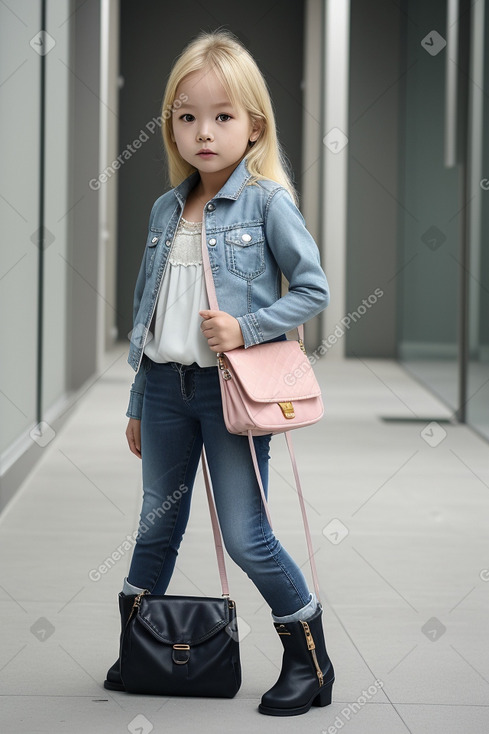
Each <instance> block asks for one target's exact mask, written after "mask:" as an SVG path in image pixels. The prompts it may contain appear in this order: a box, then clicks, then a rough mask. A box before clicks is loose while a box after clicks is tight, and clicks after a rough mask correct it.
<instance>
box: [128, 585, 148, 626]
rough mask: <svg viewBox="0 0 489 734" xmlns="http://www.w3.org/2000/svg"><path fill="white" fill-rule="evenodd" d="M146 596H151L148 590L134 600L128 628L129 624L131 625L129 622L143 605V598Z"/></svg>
mask: <svg viewBox="0 0 489 734" xmlns="http://www.w3.org/2000/svg"><path fill="white" fill-rule="evenodd" d="M145 594H149V591H148V590H147V589H144V591H142V592H141V593H140V594H138V595H137V597H136V598H135V599H134V603H133V605H132V609H131V613H130V615H129V619H128V620H127V623H126V626H127V624H129V620H130V619H131V617H132V615H133V614H134V612H135V611H136V609H138V608H139V606H140V605H141V597H142V596H144V595H145Z"/></svg>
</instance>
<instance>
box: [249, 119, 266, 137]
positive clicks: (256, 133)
mask: <svg viewBox="0 0 489 734" xmlns="http://www.w3.org/2000/svg"><path fill="white" fill-rule="evenodd" d="M252 125H253V126H252V128H251V133H250V136H249V138H248V140H249V141H250V142H251V143H255V142H256V141H257V140H258V138H259V137H260V135H261V133H262V130H263V127H264V125H263V120H260V119H259V118H258V119H256V120H253V121H252Z"/></svg>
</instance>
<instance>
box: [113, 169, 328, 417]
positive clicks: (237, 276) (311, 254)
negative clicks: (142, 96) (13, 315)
mask: <svg viewBox="0 0 489 734" xmlns="http://www.w3.org/2000/svg"><path fill="white" fill-rule="evenodd" d="M250 178H251V176H250V174H249V172H248V169H247V167H246V159H243V160H242V161H241V162H240V163H239V165H238V166H237V167H236V168H235V169H234V171H233V173H232V174H231V176H230V177H229V178H228V180H227V181H226V183H225V184H224V186H223V187H222V188H221V189H220V191H219V192H218V193H217V194H216V195H215V196H214V197H213V198H212V199H210V200H209V201H208V202H207V203H206V205H205V207H204V211H203V226H205V232H206V239H207V250H208V253H209V260H210V264H211V270H212V276H213V280H214V285H215V289H216V296H217V301H218V304H219V308H220V309H221V310H222V311H226V312H227V313H229V314H231V315H232V316H234V317H235V318H236V319H237V320H238V322H239V325H240V327H241V331H242V333H243V340H244V346H245V348H248V347H251V346H252V345H254V344H260V343H261V342H265V341H271V340H272V339H275V338H277V337H280V336H283V335H284V333H285V332H286V331H289V330H291V329H294V328H295V327H296V326H298V325H300V324H302V323H304V322H305V321H307V320H308V319H311V318H312V317H313V316H316V315H317V314H318V313H320V311H322V310H323V309H324V308H325V307H326V306H327V305H328V302H329V287H328V282H327V280H326V276H325V274H324V272H323V270H322V268H321V265H320V260H319V250H318V248H317V245H316V243H315V241H314V239H313V238H312V236H311V235H310V234H309V232H308V231H307V229H306V227H305V224H304V219H303V217H302V215H301V213H300V212H299V210H298V209H297V207H296V206H295V204H294V203H293V201H292V199H291V197H290V195H289V193H288V192H287V190H286V189H285V188H284V187H283V186H281V185H280V184H278V183H276V182H275V181H270V180H264V181H258V182H256V183H255V184H251V185H247V182H248V181H249V179H250ZM198 180H199V173H198V172H197V171H196V172H194V173H193V174H192V175H191V176H189V177H188V178H187V179H185V181H183V182H182V183H181V184H180V185H179V186H177V187H176V188H174V189H171V190H170V191H168V192H167V193H165V194H163V195H162V196H160V197H159V198H158V199H157V200H156V201H155V203H154V204H153V208H152V210H151V215H150V219H149V228H148V236H147V240H146V248H145V250H144V254H143V259H142V262H141V267H140V269H139V274H138V277H137V281H136V287H135V291H134V307H133V329H132V331H131V332H130V334H129V337H130V348H129V356H128V359H127V361H128V362H129V364H130V365H131V367H132V368H133V369H134V371H135V372H136V376H135V379H134V382H133V384H132V386H131V391H130V398H129V405H128V409H127V412H126V415H127V417H132V418H138V419H141V414H142V404H143V395H144V387H145V384H146V371H147V368H148V363H149V361H148V360H147V359H143V357H144V356H145V355H144V352H143V350H144V345H145V342H146V338H147V335H148V330H149V327H150V324H151V319H152V317H153V313H154V310H155V307H156V302H157V299H158V293H159V289H160V284H161V282H162V280H163V277H164V275H165V269H166V266H167V263H168V259H169V255H170V252H171V248H172V244H173V239H174V236H175V232H176V230H177V226H178V223H179V221H180V217H181V214H182V212H183V209H184V205H185V201H186V198H187V196H188V194H189V192H190V191H191V189H192V188H193V187H194V186H195V185H196V183H197V182H198ZM281 273H283V274H284V275H285V277H286V278H287V280H288V282H289V289H288V292H287V293H286V294H285V295H283V296H281ZM216 363H217V362H216Z"/></svg>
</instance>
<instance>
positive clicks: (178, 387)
mask: <svg viewBox="0 0 489 734" xmlns="http://www.w3.org/2000/svg"><path fill="white" fill-rule="evenodd" d="M144 359H145V364H144V369H145V370H146V387H145V391H144V399H143V408H142V416H141V457H142V473H143V505H142V510H141V516H140V522H139V528H138V537H137V540H136V545H135V547H134V551H133V556H132V561H131V566H130V570H129V574H128V577H127V578H128V581H129V583H130V584H132V585H134V586H137V587H140V588H145V589H148V590H149V591H150V592H151V593H153V594H165V593H166V590H167V587H168V584H169V582H170V579H171V576H172V573H173V569H174V567H175V562H176V558H177V555H178V549H179V547H180V543H181V541H182V538H183V535H184V532H185V529H186V526H187V521H188V517H189V512H190V503H191V497H192V489H193V485H194V479H195V475H196V472H197V468H198V464H199V459H200V455H201V449H202V443H204V445H205V448H206V454H207V459H208V463H209V470H210V475H211V481H212V486H213V491H214V498H215V503H216V509H217V514H218V518H219V524H220V526H221V531H222V535H223V540H224V545H225V547H226V550H227V552H228V553H229V555H230V556H231V558H232V559H233V560H234V561H235V562H236V563H237V564H238V565H239V566H240V567H241V568H242V569H243V571H245V572H246V573H247V574H248V576H249V577H250V579H251V580H252V581H253V583H254V584H255V586H256V587H257V588H258V590H259V591H260V593H261V594H262V596H263V598H264V599H265V600H266V602H267V603H268V604H269V606H270V607H271V610H272V613H273V614H274V615H275V616H285V615H289V614H294V613H295V612H297V611H298V610H299V609H302V608H303V607H304V606H305V605H307V604H308V603H309V602H310V599H311V596H310V593H309V590H308V586H307V583H306V580H305V578H304V575H303V574H302V571H301V570H300V569H299V567H298V566H297V564H296V563H295V562H294V561H293V560H292V558H291V557H290V556H289V554H288V553H287V552H286V551H285V550H284V548H283V547H282V546H281V544H280V542H279V541H278V540H277V538H276V537H275V535H274V533H273V531H272V530H271V528H270V525H269V523H268V521H267V518H266V514H265V511H264V507H263V502H262V499H261V496H260V490H259V487H258V483H257V481H256V476H255V471H254V468H253V463H252V459H251V454H250V448H249V444H248V438H247V437H246V436H237V435H234V434H231V433H229V432H228V430H227V428H226V425H225V423H224V418H223V412H222V401H221V391H220V385H219V375H218V370H217V367H199V366H198V365H197V364H196V363H194V364H192V365H181V364H177V363H175V362H168V363H158V362H153V361H152V360H150V359H149V358H148V357H147V356H146V355H145V357H144ZM141 368H142V369H143V366H142V367H141ZM270 439H271V436H270V435H267V436H256V437H255V438H254V441H255V447H256V453H257V457H258V462H259V467H260V473H261V476H262V481H263V485H264V488H265V492H266V493H267V491H268V460H269V458H270V457H269V445H270ZM206 558H208V559H209V561H208V562H209V563H210V562H215V561H214V558H213V556H212V551H211V549H209V553H208V554H207V553H206Z"/></svg>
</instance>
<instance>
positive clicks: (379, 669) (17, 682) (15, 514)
mask: <svg viewBox="0 0 489 734" xmlns="http://www.w3.org/2000/svg"><path fill="white" fill-rule="evenodd" d="M126 356H127V347H126V345H125V344H121V345H118V346H117V348H116V349H114V350H112V351H111V352H110V353H109V354H107V360H106V366H105V368H104V371H103V374H102V376H101V377H100V378H99V379H97V380H96V381H95V382H94V384H93V386H92V387H91V388H90V389H89V390H88V391H87V392H86V393H85V394H84V396H83V398H82V399H81V400H80V401H79V402H78V403H77V406H76V408H75V410H74V412H73V414H72V415H71V417H70V419H69V421H68V422H67V424H66V425H65V427H64V428H63V429H62V431H61V432H60V433H59V435H56V436H55V438H54V439H53V440H52V441H51V442H50V443H49V444H48V445H47V446H46V448H45V449H43V451H44V455H43V457H42V459H41V461H40V463H39V464H38V465H37V467H36V469H35V471H34V472H33V473H32V475H31V476H30V477H28V479H27V481H26V482H25V483H24V485H23V487H22V489H21V491H20V492H19V493H18V494H17V496H16V497H15V498H14V500H13V501H12V503H11V504H10V505H9V506H8V507H7V508H6V510H5V512H4V513H3V514H2V516H0V572H1V587H0V613H1V620H2V625H1V632H0V635H1V638H2V640H1V647H0V696H1V700H0V723H1V731H2V732H15V733H24V732H26V733H28V734H34V733H37V732H43V733H44V732H46V733H47V732H49V734H56V733H57V732H63V733H64V732H66V733H70V734H71V733H74V734H77V733H78V732H80V734H81V733H82V732H83V733H86V734H88V733H90V734H98V733H99V732H100V733H101V734H112V733H114V734H115V732H127V731H130V732H139V733H140V734H149V732H150V731H154V732H155V733H156V732H171V731H175V732H182V733H183V734H187V732H188V733H189V734H190V733H192V734H193V733H195V732H212V733H214V732H217V731H230V732H240V733H241V732H243V734H244V733H245V732H246V734H253V733H254V732H263V731H269V732H281V734H282V733H284V732H285V733H286V732H294V733H295V732H306V731H307V732H308V733H309V732H310V733H313V732H315V733H317V734H321V733H322V732H327V733H328V734H336V732H338V731H342V732H345V733H346V734H357V733H358V734H384V733H385V734H404V733H405V732H412V734H452V733H453V734H455V732H471V734H485V733H486V732H487V731H489V654H488V653H489V635H488V628H487V620H488V618H489V617H488V607H489V546H488V540H487V538H488V517H489V445H488V444H487V443H485V442H484V441H483V440H482V439H481V438H479V437H478V436H477V435H475V434H474V433H473V432H472V431H471V430H469V429H468V428H466V427H464V426H460V425H454V424H451V423H449V424H444V423H436V419H437V418H439V419H442V418H446V417H448V416H449V415H450V411H448V410H447V409H446V408H444V406H443V405H441V404H440V403H438V402H437V400H436V399H434V398H433V397H431V396H430V394H429V393H427V392H426V391H425V390H424V388H422V387H421V386H420V385H419V384H418V383H417V382H415V381H414V380H413V379H412V378H411V377H409V376H408V375H407V374H406V373H405V372H404V370H403V369H402V368H401V367H399V365H397V364H396V363H393V362H389V361H382V360H365V361H361V360H357V359H352V360H346V361H344V362H336V361H332V360H328V358H324V359H323V361H322V362H320V363H319V364H318V365H317V367H316V370H317V374H318V376H319V378H320V380H321V383H322V386H323V392H324V402H325V406H326V415H325V418H324V420H323V421H322V423H321V424H319V425H318V426H315V427H312V428H309V429H305V430H303V431H299V432H297V434H296V435H295V445H296V452H297V457H298V462H299V467H300V470H301V475H302V478H303V482H304V489H305V493H306V497H307V501H308V508H309V518H310V523H311V526H312V532H313V543H314V547H315V550H316V559H317V563H318V566H319V574H320V583H321V588H322V595H323V604H324V610H325V611H324V624H325V630H326V638H327V642H328V649H329V652H330V655H331V657H332V659H333V662H334V665H335V668H336V676H337V680H336V683H335V686H334V690H333V699H334V700H333V703H332V705H331V706H328V707H326V708H322V709H314V710H311V711H310V712H309V713H308V714H307V715H305V716H301V717H292V718H289V719H284V718H273V717H265V716H261V715H260V714H258V713H257V704H258V701H259V698H260V696H261V694H262V693H263V692H264V691H265V690H266V689H267V688H268V687H269V686H270V685H271V684H272V683H273V682H274V681H275V679H276V676H277V673H278V668H279V662H280V656H281V653H280V642H279V640H278V639H277V636H276V634H275V632H274V630H273V627H272V624H271V620H270V616H269V610H268V607H267V606H266V605H265V604H264V603H263V601H262V599H261V597H260V596H259V594H258V593H257V591H256V590H255V588H254V586H253V585H252V583H251V582H250V581H249V579H248V578H247V577H246V576H245V575H244V574H243V573H242V572H241V571H240V570H239V569H238V568H237V567H236V566H234V565H233V564H232V563H231V562H229V563H228V567H229V569H228V570H229V576H230V583H231V590H232V595H233V596H234V598H235V599H236V602H237V608H238V613H239V616H240V619H241V632H242V634H243V633H246V634H245V636H244V639H243V640H242V642H241V654H242V666H243V676H244V680H243V685H242V688H241V690H240V691H239V693H238V695H237V696H236V698H234V699H232V700H218V699H214V700H210V699H175V698H173V699H167V698H158V697H144V696H142V697H140V696H134V695H129V694H118V693H109V692H108V691H105V690H104V689H103V687H102V682H103V679H104V675H105V671H106V669H107V667H108V666H109V665H111V664H112V662H113V660H114V659H115V657H116V649H117V643H118V635H119V629H118V624H119V622H118V611H117V593H118V591H119V589H120V586H121V582H122V578H123V576H124V575H125V574H126V572H127V569H128V564H129V558H130V556H129V553H127V554H126V555H125V556H123V557H122V558H121V560H120V561H119V562H118V563H117V564H115V566H114V567H112V568H110V569H109V570H108V572H107V573H106V574H104V575H101V576H100V579H99V580H91V577H90V575H89V574H90V571H91V570H92V569H96V568H97V567H99V566H100V565H101V564H103V563H104V561H105V559H106V558H108V557H109V556H110V555H111V554H112V552H113V551H114V550H115V549H116V548H117V547H118V546H120V544H121V543H122V541H123V540H124V539H125V538H126V536H127V535H129V534H131V533H132V532H133V531H134V530H135V528H136V526H137V518H138V513H139V504H140V495H141V479H140V463H139V460H138V459H136V457H134V456H133V455H132V454H130V452H129V451H128V449H127V447H126V439H125V436H124V431H125V426H126V421H127V419H126V418H125V410H126V403H127V396H128V388H129V385H130V382H131V379H132V374H133V373H132V370H131V368H130V367H129V366H128V365H127V363H126ZM383 417H389V418H399V419H402V418H409V419H412V420H409V421H399V422H397V421H384V420H382V418H383ZM418 417H422V418H423V419H427V418H429V419H433V420H434V421H435V423H434V424H433V425H432V426H428V427H427V426H426V422H417V421H416V420H415V419H416V418H418ZM270 509H271V512H272V517H273V518H274V524H275V530H276V532H277V535H278V536H279V537H280V539H281V540H282V542H283V544H284V545H285V546H286V547H287V549H288V550H289V551H290V552H291V553H292V554H293V555H294V557H295V558H296V559H297V560H298V561H299V562H300V563H301V564H304V568H305V569H306V570H307V562H306V551H305V545H304V538H303V532H302V528H301V523H300V516H299V510H298V505H297V498H296V496H295V491H294V490H293V488H292V485H291V470H290V467H289V464H288V459H287V455H286V450H285V442H284V441H283V438H282V437H280V436H277V437H275V438H274V440H273V444H272V461H271V502H270ZM92 577H93V574H92ZM169 591H170V593H187V594H194V593H195V594H199V593H204V594H208V595H218V594H219V583H218V575H217V568H216V564H215V558H214V556H213V549H212V539H211V534H210V527H209V519H208V515H207V509H206V505H205V497H204V492H203V484H202V481H201V477H200V475H199V477H198V482H197V484H196V491H195V496H194V499H193V506H192V514H191V519H190V525H189V528H188V531H187V535H186V536H185V540H184V544H183V548H182V552H181V554H180V557H179V561H178V568H177V571H176V573H175V576H174V580H173V581H172V586H171V588H170V590H169Z"/></svg>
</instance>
